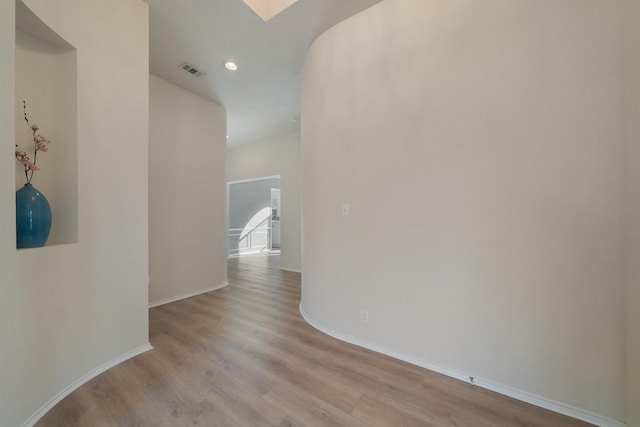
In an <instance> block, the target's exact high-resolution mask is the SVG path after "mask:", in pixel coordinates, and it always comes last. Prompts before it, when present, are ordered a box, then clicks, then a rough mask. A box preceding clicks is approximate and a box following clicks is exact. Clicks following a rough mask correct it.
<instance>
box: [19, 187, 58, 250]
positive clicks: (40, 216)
mask: <svg viewBox="0 0 640 427" xmlns="http://www.w3.org/2000/svg"><path fill="white" fill-rule="evenodd" d="M49 231H51V207H49V202H48V201H47V198H46V197H44V195H43V194H42V193H41V192H40V191H38V189H37V188H35V187H34V186H33V185H31V184H30V183H26V184H25V185H24V187H22V188H21V189H20V190H18V191H16V237H17V248H18V249H23V248H39V247H41V246H44V244H45V243H47V239H48V238H49Z"/></svg>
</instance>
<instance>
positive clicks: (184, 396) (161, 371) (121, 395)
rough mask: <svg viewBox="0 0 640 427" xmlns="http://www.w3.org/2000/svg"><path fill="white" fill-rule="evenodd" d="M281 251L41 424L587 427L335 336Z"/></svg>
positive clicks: (242, 265)
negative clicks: (313, 319) (317, 316)
mask: <svg viewBox="0 0 640 427" xmlns="http://www.w3.org/2000/svg"><path fill="white" fill-rule="evenodd" d="M278 258H279V256H277V255H274V256H247V257H238V258H232V259H230V260H229V261H228V279H229V286H228V287H226V288H223V289H220V290H218V291H214V292H209V293H207V294H203V295H200V296H196V297H193V298H189V299H185V300H182V301H178V302H175V303H171V304H166V305H163V306H160V307H156V308H153V309H151V310H150V340H151V344H152V345H153V347H154V350H152V351H149V352H147V353H145V354H143V355H141V356H138V357H135V358H134V359H131V360H129V361H127V362H125V363H122V364H121V365H119V366H117V367H115V368H113V369H111V370H109V371H107V372H106V373H104V374H102V375H100V376H98V377H96V378H95V379H93V380H92V381H90V382H89V383H87V384H85V385H84V386H83V387H81V388H79V389H78V390H76V391H75V392H74V393H72V394H71V395H70V396H68V397H67V398H66V399H65V400H63V401H62V402H61V403H60V404H59V405H57V406H56V407H55V408H54V409H53V410H52V411H50V412H49V413H48V414H47V415H46V416H45V417H44V418H43V419H42V420H41V421H40V422H39V423H38V425H39V426H92V427H93V426H118V427H121V426H134V425H135V426H216V427H218V426H239V427H254V426H349V427H357V426H361V427H364V426H403V427H407V426H474V427H478V426H581V425H586V424H584V423H581V422H579V421H574V420H571V419H568V418H566V417H563V416H561V415H557V414H554V413H551V412H549V411H546V410H543V409H539V408H535V407H533V406H530V405H527V404H525V403H521V402H518V401H514V400H512V399H509V398H506V397H503V396H500V395H497V394H495V393H493V392H490V391H487V390H483V389H480V388H476V387H473V386H471V385H469V384H466V383H463V382H460V381H457V380H453V379H450V378H448V377H445V376H442V375H440V374H436V373H433V372H430V371H427V370H425V369H422V368H419V367H416V366H413V365H409V364H407V363H404V362H399V361H396V360H394V359H391V358H389V357H386V356H381V355H378V354H376V353H373V352H370V351H367V350H363V349H360V348H358V347H355V346H352V345H350V344H345V343H342V342H340V341H337V340H335V339H333V338H331V337H329V336H327V335H325V334H323V333H320V332H318V331H316V330H315V329H314V328H312V327H311V326H309V325H308V324H307V323H306V322H305V321H304V320H303V319H302V318H301V316H300V314H299V311H298V305H299V302H300V274H298V273H290V272H283V271H280V270H279V269H278V265H279V259H278Z"/></svg>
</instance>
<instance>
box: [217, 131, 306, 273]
mask: <svg viewBox="0 0 640 427" xmlns="http://www.w3.org/2000/svg"><path fill="white" fill-rule="evenodd" d="M272 175H280V179H281V181H280V182H281V186H282V187H281V197H282V215H281V221H280V224H281V227H282V228H281V232H282V237H281V238H282V242H281V256H280V268H282V269H284V270H293V271H300V269H301V256H302V254H301V246H302V237H301V229H302V223H301V218H302V201H301V200H302V196H301V192H300V188H301V185H302V183H301V174H300V134H298V133H294V134H289V135H283V136H280V137H276V138H272V139H267V140H264V141H261V142H257V143H255V144H250V145H240V146H237V147H234V148H229V149H228V150H227V181H240V180H243V179H252V178H260V177H265V176H272Z"/></svg>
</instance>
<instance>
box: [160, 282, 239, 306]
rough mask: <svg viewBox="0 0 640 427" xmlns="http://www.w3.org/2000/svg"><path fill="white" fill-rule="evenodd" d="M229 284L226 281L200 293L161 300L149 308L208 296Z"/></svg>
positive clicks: (201, 290)
mask: <svg viewBox="0 0 640 427" xmlns="http://www.w3.org/2000/svg"><path fill="white" fill-rule="evenodd" d="M228 284H229V282H227V281H226V280H225V281H224V282H222V283H220V284H219V285H216V286H211V287H210V288H205V289H200V290H199V291H195V292H189V293H188V294H183V295H179V296H177V297H172V298H165V299H161V300H159V301H154V302H150V303H149V308H153V307H158V306H160V305H165V304H169V303H171V302H176V301H180V300H181V299H185V298H191V297H195V296H196V295H200V294H206V293H207V292H211V291H217V290H218V289H222V288H224V287H225V286H227V285H228Z"/></svg>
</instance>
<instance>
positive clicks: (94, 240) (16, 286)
mask: <svg viewBox="0 0 640 427" xmlns="http://www.w3.org/2000/svg"><path fill="white" fill-rule="evenodd" d="M26 4H27V5H28V6H29V7H30V8H31V9H32V10H33V11H34V12H35V13H36V15H38V16H39V17H40V18H41V19H42V20H43V21H45V22H46V23H47V24H48V25H49V26H50V27H51V28H52V29H53V30H54V31H56V32H57V33H58V34H60V35H61V36H62V37H63V38H64V39H65V40H67V41H69V43H71V44H72V45H74V46H75V47H76V48H77V49H78V57H77V61H78V62H77V70H78V88H77V90H78V92H77V97H78V98H77V105H78V120H77V124H78V141H79V144H78V145H79V146H78V179H79V182H78V207H79V218H78V236H79V242H78V243H76V244H68V245H58V246H51V247H45V248H39V249H30V250H22V251H17V250H16V249H15V242H16V240H15V194H14V192H15V185H14V162H15V160H14V156H13V150H12V149H10V148H12V147H9V146H5V149H4V150H1V151H0V165H1V166H0V211H1V212H2V213H1V214H0V289H1V290H2V297H1V298H0V396H2V398H1V399H0V414H2V416H1V417H2V421H1V423H2V425H7V426H18V425H21V424H23V422H26V423H27V425H28V424H30V423H32V422H33V421H34V420H35V419H34V418H31V417H32V415H33V414H36V413H37V411H38V410H39V409H40V408H41V407H42V406H43V405H45V404H46V403H47V402H48V401H49V400H50V399H52V398H54V397H55V396H56V394H57V393H59V392H61V391H62V390H63V389H65V388H66V387H67V386H69V385H71V384H72V383H73V382H74V381H76V380H78V379H80V378H81V377H83V376H84V375H86V374H87V373H89V372H90V371H92V370H93V369H94V368H97V367H99V366H101V365H103V364H105V363H109V362H110V361H113V360H114V359H117V358H119V357H121V356H123V355H126V354H131V353H130V352H136V351H139V350H141V349H144V348H145V345H146V344H147V343H148V332H147V331H148V320H147V316H148V311H147V305H148V296H147V295H148V294H147V284H148V239H147V235H148V232H147V230H148V221H147V208H148V206H147V185H148V170H147V151H148V78H149V77H148V76H149V74H148V66H149V65H148V6H147V5H146V4H145V3H144V2H142V1H131V0H104V1H98V0H95V1H91V2H88V1H85V0H58V1H56V2H50V1H48V0H27V1H26ZM14 11H15V3H14V2H13V1H2V2H0V55H1V57H2V61H0V123H1V125H0V140H3V141H5V142H6V141H14V133H15V126H14V118H15V117H14V113H15V106H14V96H15V80H14V79H15V76H14V69H13V68H14V61H15V43H14V35H15V20H14V17H15V14H14ZM96 17H99V19H96ZM87 23H91V25H88V24H87ZM114 64H117V66H114ZM43 90H46V89H43Z"/></svg>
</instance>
